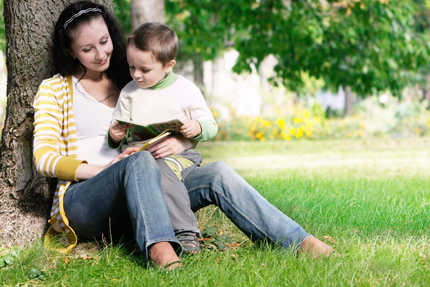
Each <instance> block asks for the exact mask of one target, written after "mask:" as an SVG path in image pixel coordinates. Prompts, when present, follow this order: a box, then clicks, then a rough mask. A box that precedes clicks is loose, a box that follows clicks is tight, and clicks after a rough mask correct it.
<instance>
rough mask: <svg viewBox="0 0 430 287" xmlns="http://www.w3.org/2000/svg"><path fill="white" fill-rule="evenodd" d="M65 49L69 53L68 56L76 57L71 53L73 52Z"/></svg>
mask: <svg viewBox="0 0 430 287" xmlns="http://www.w3.org/2000/svg"><path fill="white" fill-rule="evenodd" d="M66 51H67V54H69V55H70V57H72V58H73V59H76V57H75V56H74V55H73V53H72V52H70V50H66Z"/></svg>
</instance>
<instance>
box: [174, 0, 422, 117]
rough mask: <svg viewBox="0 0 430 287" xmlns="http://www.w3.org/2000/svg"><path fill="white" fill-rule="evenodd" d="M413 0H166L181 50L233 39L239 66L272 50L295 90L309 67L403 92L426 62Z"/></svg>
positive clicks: (336, 81)
mask: <svg viewBox="0 0 430 287" xmlns="http://www.w3.org/2000/svg"><path fill="white" fill-rule="evenodd" d="M416 8H417V6H416V5H415V3H414V1H412V0H404V1H389V0H343V1H326V0H304V1H293V0H291V1H288V0H282V1H275V0H250V1H240V0H235V1H232V0H218V1H209V0H187V1H185V0H166V11H167V13H168V17H167V23H169V24H170V25H171V26H172V27H174V28H175V30H176V31H177V33H178V35H179V38H180V39H181V42H182V43H183V47H181V49H182V53H184V54H188V55H191V56H193V55H194V56H193V57H197V56H196V55H198V56H200V57H202V58H203V59H204V60H211V59H214V58H215V57H216V55H218V54H219V53H221V52H222V51H223V50H224V49H225V47H226V43H233V46H234V48H235V49H236V50H237V51H239V53H240V56H239V58H238V59H237V63H236V65H235V66H234V68H233V69H234V71H235V72H238V73H241V72H246V71H251V68H252V66H255V67H257V68H258V67H259V65H260V64H261V62H262V61H263V60H264V58H265V57H266V56H268V55H269V54H273V55H274V56H275V57H276V58H277V59H278V65H277V66H276V67H275V70H276V73H277V78H279V79H281V80H282V83H283V84H284V85H285V86H286V87H287V88H289V89H291V90H294V91H298V92H299V93H300V92H301V89H302V88H303V81H302V72H306V73H307V74H308V75H309V76H313V77H315V78H322V79H324V81H325V83H326V85H327V87H328V88H330V89H332V90H334V91H336V90H337V89H338V87H339V86H344V87H346V90H349V89H350V90H351V91H352V92H355V93H357V94H358V95H359V96H362V97H365V96H367V95H369V94H373V93H376V92H379V91H385V90H387V89H388V90H390V91H391V92H392V93H393V94H394V95H396V96H399V95H400V92H401V90H402V89H403V87H405V85H407V84H408V83H409V82H410V81H411V79H413V78H415V77H416V75H417V73H416V72H417V71H418V70H419V69H420V68H421V67H422V66H424V64H425V63H427V61H428V59H429V48H428V45H426V42H425V37H424V34H426V33H427V31H422V32H419V31H417V30H416V29H414V25H415V24H416V22H417V20H416V17H415V16H416V15H417V9H416ZM347 94H348V93H347ZM346 112H348V111H346Z"/></svg>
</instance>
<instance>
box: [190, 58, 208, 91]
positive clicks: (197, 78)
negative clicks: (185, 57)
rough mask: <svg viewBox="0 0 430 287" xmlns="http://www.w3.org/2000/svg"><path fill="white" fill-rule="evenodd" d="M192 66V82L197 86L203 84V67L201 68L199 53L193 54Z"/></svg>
mask: <svg viewBox="0 0 430 287" xmlns="http://www.w3.org/2000/svg"><path fill="white" fill-rule="evenodd" d="M192 61H193V66H194V83H196V84H197V85H198V86H199V87H203V86H204V84H205V83H204V75H203V72H204V69H203V57H202V55H200V54H195V55H194V56H193V59H192Z"/></svg>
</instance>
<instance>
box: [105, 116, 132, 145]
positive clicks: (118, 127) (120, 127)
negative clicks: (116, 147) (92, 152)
mask: <svg viewBox="0 0 430 287" xmlns="http://www.w3.org/2000/svg"><path fill="white" fill-rule="evenodd" d="M131 127H132V125H131V124H121V123H119V122H117V121H115V122H114V123H113V124H112V125H111V126H110V128H109V136H110V139H111V140H112V141H113V142H114V143H115V144H117V143H119V142H120V141H121V140H122V139H123V138H124V137H125V135H126V134H127V130H128V129H131Z"/></svg>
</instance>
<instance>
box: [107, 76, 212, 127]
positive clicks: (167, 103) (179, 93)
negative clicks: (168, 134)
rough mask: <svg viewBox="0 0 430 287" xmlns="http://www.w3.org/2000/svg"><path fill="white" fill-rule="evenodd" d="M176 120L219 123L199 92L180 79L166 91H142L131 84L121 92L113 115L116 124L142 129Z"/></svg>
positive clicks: (136, 85) (196, 88) (192, 85)
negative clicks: (125, 122)
mask: <svg viewBox="0 0 430 287" xmlns="http://www.w3.org/2000/svg"><path fill="white" fill-rule="evenodd" d="M172 119H178V120H180V121H182V120H184V119H193V120H198V121H207V120H210V121H213V122H215V120H214V118H213V116H212V112H211V111H210V110H209V108H208V107H207V105H206V102H205V99H204V98H203V95H202V93H201V92H200V90H199V88H198V87H197V86H196V85H195V84H194V83H192V82H191V81H189V80H187V79H186V78H184V77H182V76H179V75H178V79H177V80H176V81H175V82H174V83H173V84H172V85H170V86H168V87H165V88H162V89H142V88H140V87H139V85H138V84H137V83H136V82H135V81H131V82H130V83H128V84H127V85H126V86H125V87H124V88H123V89H122V90H121V94H120V97H119V99H118V103H117V105H116V108H115V111H114V114H113V120H123V121H127V122H130V121H131V122H134V123H137V124H140V125H148V124H153V123H161V122H166V121H169V120H172Z"/></svg>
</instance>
